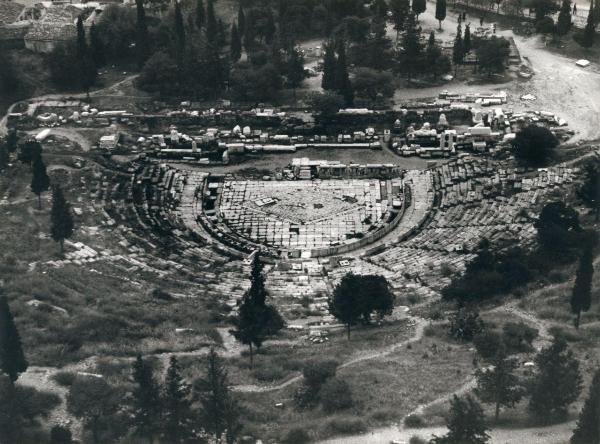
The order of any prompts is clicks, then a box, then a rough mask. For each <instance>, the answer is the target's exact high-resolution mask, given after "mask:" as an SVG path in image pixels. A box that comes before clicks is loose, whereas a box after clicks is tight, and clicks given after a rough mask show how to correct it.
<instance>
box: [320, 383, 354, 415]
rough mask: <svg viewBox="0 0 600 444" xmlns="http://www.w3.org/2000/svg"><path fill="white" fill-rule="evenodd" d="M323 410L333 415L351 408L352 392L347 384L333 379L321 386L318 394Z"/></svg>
mask: <svg viewBox="0 0 600 444" xmlns="http://www.w3.org/2000/svg"><path fill="white" fill-rule="evenodd" d="M319 397H320V399H321V404H322V405H323V410H325V412H327V413H333V412H337V411H340V410H345V409H348V408H350V407H352V404H353V400H352V391H351V390H350V386H349V385H348V383H347V382H346V381H344V380H342V379H338V378H333V379H330V380H329V381H327V382H326V383H325V384H323V387H322V388H321V391H320V392H319Z"/></svg>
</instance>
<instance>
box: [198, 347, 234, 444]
mask: <svg viewBox="0 0 600 444" xmlns="http://www.w3.org/2000/svg"><path fill="white" fill-rule="evenodd" d="M194 389H195V392H196V394H197V397H198V398H199V401H200V416H201V418H202V424H203V425H204V428H205V430H206V431H207V432H209V433H211V434H212V435H214V436H215V439H216V441H217V442H220V440H221V437H222V436H223V434H225V435H226V439H227V442H230V441H229V435H231V436H232V437H233V438H234V439H235V435H236V434H237V432H238V431H239V426H238V425H237V424H239V409H238V407H237V401H236V400H235V398H234V397H233V395H232V393H231V391H230V390H229V381H228V375H227V369H226V368H225V366H224V365H223V363H222V361H221V358H220V357H219V355H218V354H217V353H216V352H215V349H214V348H211V349H210V352H209V354H208V363H207V370H206V377H205V378H203V379H199V380H197V381H196V382H195V384H194Z"/></svg>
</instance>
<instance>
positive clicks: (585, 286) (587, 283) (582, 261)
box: [571, 246, 594, 328]
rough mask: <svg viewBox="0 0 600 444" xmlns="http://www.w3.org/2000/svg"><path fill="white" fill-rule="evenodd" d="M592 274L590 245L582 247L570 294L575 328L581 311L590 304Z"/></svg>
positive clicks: (588, 307) (592, 263) (592, 259)
mask: <svg viewBox="0 0 600 444" xmlns="http://www.w3.org/2000/svg"><path fill="white" fill-rule="evenodd" d="M593 275H594V254H593V249H592V247H591V246H588V247H586V248H585V249H584V251H583V254H582V255H581V257H580V258H579V268H578V269H577V275H576V277H575V285H574V286H573V293H572V295H571V311H572V312H573V314H574V315H575V316H576V318H575V328H579V321H580V319H581V312H582V311H588V310H589V309H590V306H591V304H592V276H593Z"/></svg>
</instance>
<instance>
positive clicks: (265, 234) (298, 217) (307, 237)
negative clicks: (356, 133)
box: [218, 180, 391, 250]
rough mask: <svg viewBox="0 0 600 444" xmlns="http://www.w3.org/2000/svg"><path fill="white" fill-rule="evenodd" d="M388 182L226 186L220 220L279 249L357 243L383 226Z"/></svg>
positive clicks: (313, 247) (300, 248)
mask: <svg viewBox="0 0 600 444" xmlns="http://www.w3.org/2000/svg"><path fill="white" fill-rule="evenodd" d="M387 189H388V183H387V182H386V181H379V180H324V181H306V182H303V181H289V182H288V181H285V182H271V181H229V182H225V183H224V185H223V193H222V196H221V200H220V206H219V210H218V211H219V216H220V217H221V218H222V220H223V221H224V222H225V223H226V224H227V225H228V226H229V227H230V228H231V229H232V230H234V231H235V232H237V233H238V234H239V235H240V236H242V237H245V238H248V239H251V240H253V241H256V242H260V243H263V244H267V245H271V246H274V247H277V248H282V249H293V250H311V249H319V248H329V247H332V246H337V245H341V244H342V243H348V242H353V241H358V240H359V239H361V238H363V237H364V236H365V235H366V234H367V233H369V232H372V231H374V230H377V229H378V228H380V227H381V226H383V225H385V223H386V220H387V218H386V216H387V215H388V212H389V206H390V204H391V202H389V200H388V199H390V198H391V196H388V193H387Z"/></svg>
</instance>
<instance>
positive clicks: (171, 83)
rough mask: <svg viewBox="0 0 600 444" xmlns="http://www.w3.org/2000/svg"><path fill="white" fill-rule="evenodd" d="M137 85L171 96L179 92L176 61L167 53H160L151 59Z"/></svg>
mask: <svg viewBox="0 0 600 444" xmlns="http://www.w3.org/2000/svg"><path fill="white" fill-rule="evenodd" d="M136 85H137V86H138V87H139V88H140V89H142V90H144V91H149V92H158V93H160V94H161V95H162V94H165V95H167V94H171V93H176V92H177V69H176V68H175V60H173V58H172V57H171V56H170V55H169V54H167V53H166V52H163V51H159V52H156V53H154V55H152V57H150V58H149V59H148V60H147V61H146V63H145V64H144V67H143V68H142V71H141V72H140V75H139V76H138V78H137V81H136Z"/></svg>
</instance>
